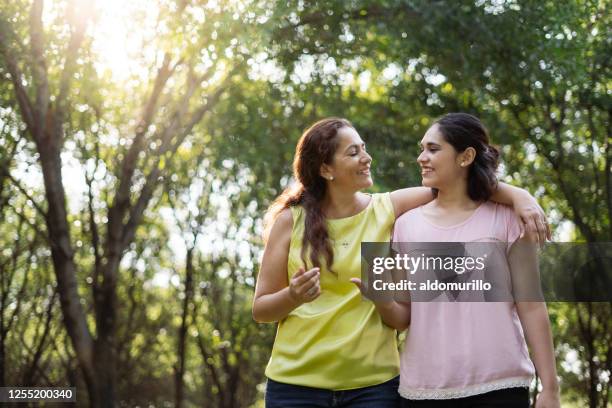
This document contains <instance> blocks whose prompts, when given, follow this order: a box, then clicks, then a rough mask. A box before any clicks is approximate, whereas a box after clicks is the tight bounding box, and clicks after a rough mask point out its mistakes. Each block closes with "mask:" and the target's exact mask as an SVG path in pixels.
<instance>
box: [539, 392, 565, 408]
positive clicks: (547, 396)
mask: <svg viewBox="0 0 612 408" xmlns="http://www.w3.org/2000/svg"><path fill="white" fill-rule="evenodd" d="M535 408H561V401H560V399H559V393H558V392H554V391H548V390H543V391H542V392H540V393H539V394H538V397H537V399H536V404H535Z"/></svg>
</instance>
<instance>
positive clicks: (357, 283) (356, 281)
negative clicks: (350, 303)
mask: <svg viewBox="0 0 612 408" xmlns="http://www.w3.org/2000/svg"><path fill="white" fill-rule="evenodd" d="M350 281H351V282H353V283H354V284H355V286H357V289H359V291H360V292H361V294H362V295H364V296H365V293H366V289H367V288H366V287H365V286H363V283H362V282H361V279H359V278H351V279H350Z"/></svg>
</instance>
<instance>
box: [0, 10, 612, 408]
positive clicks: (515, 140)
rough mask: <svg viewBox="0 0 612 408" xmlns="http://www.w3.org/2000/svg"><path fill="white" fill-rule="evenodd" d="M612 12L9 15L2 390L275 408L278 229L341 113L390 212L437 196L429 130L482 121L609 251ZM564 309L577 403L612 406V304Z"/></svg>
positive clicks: (2, 96)
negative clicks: (300, 156)
mask: <svg viewBox="0 0 612 408" xmlns="http://www.w3.org/2000/svg"><path fill="white" fill-rule="evenodd" d="M610 6H611V3H610V1H607V0H599V1H596V0H594V1H583V0H567V1H547V0H531V1H530V0H524V1H523V0H472V1H467V0H456V1H450V0H449V1H435V0H432V1H425V0H382V1H365V0H345V1H306V0H303V1H302V0H298V1H293V0H291V1H290V0H285V1H273V0H251V1H242V0H217V1H214V0H211V1H197V0H191V1H190V0H183V1H178V0H177V1H173V0H146V1H145V0H134V1H131V2H124V1H121V0H106V1H105V0H99V1H87V0H54V1H43V0H35V1H30V0H28V1H25V0H0V79H1V80H0V386H11V385H12V386H66V385H73V386H76V387H77V395H78V401H79V402H78V405H79V406H96V407H98V406H101V407H112V406H142V407H145V406H147V407H148V406H159V407H164V406H177V407H180V406H184V407H191V406H206V407H221V408H232V407H253V406H263V402H262V391H263V388H264V382H265V378H264V375H263V372H264V368H265V365H266V363H267V360H268V357H269V353H270V348H271V344H272V341H273V337H274V330H275V327H274V325H258V324H256V323H254V322H253V320H252V318H251V310H250V307H251V299H252V295H253V290H254V283H255V278H256V275H257V270H258V261H259V257H260V256H261V251H262V247H263V243H262V239H261V232H262V217H263V214H264V212H265V209H266V208H267V206H268V205H269V204H270V202H271V200H273V199H274V197H275V196H276V195H277V194H278V193H279V192H280V191H281V190H282V188H284V187H285V186H286V185H287V184H288V183H289V182H290V180H291V161H292V157H293V152H294V149H295V143H296V141H297V139H298V138H299V136H300V134H301V132H302V131H303V130H304V129H305V128H306V127H307V126H308V125H309V124H311V123H312V122H314V121H316V120H318V119H320V118H323V117H326V116H332V115H334V116H342V117H346V118H348V119H349V120H351V121H352V122H353V124H354V125H355V126H356V128H357V130H358V131H359V133H360V134H361V136H362V138H364V140H365V141H366V143H367V144H368V150H369V152H370V154H371V155H372V156H373V159H374V162H373V166H372V167H373V177H374V181H375V186H374V187H373V191H388V190H391V189H395V188H400V187H406V186H415V185H419V184H420V177H419V173H418V170H417V166H416V161H415V158H416V156H417V151H418V147H417V143H418V141H419V140H420V138H421V137H422V135H423V133H424V132H425V130H426V129H427V127H428V126H429V124H430V123H431V122H432V120H434V119H435V118H436V117H438V116H440V115H442V114H444V113H447V112H453V111H465V112H471V113H474V114H476V115H478V116H479V117H480V118H481V119H482V120H483V122H484V123H485V124H486V125H487V127H488V128H489V130H490V133H491V137H492V139H493V142H494V143H495V144H497V145H499V146H500V147H501V148H502V155H503V165H502V166H501V168H500V174H499V175H500V179H502V180H503V181H506V182H508V183H511V184H514V185H517V186H520V187H523V188H526V189H528V190H529V191H530V192H531V193H532V194H534V195H535V196H536V197H537V198H538V200H539V202H540V203H541V205H542V206H543V207H544V209H545V210H546V212H547V214H548V215H549V218H550V221H551V223H552V224H553V225H554V228H555V233H554V239H555V240H556V241H575V242H605V241H612V226H611V224H610V219H611V218H612V181H611V173H612V149H611V147H610V142H611V131H610V115H611V113H612V103H611V102H612V101H611V98H612V76H611V75H610V73H611V69H610V68H611V61H612V58H611V56H612V35H611V34H612V33H611V31H612V21H611V20H612V13H611V11H612V10H611V7H610ZM611 289H612V288H611ZM549 311H550V316H551V321H552V325H553V334H554V340H555V349H556V354H557V364H558V372H559V377H560V384H561V395H562V400H563V406H564V407H565V406H567V407H593V408H594V407H607V406H610V405H611V403H610V402H609V399H610V398H609V391H610V373H611V364H612V347H611V346H612V307H611V305H610V304H609V303H580V304H578V303H556V304H549ZM532 388H533V389H532V394H533V395H535V394H536V393H537V389H538V387H537V382H536V383H534V386H533V387H532Z"/></svg>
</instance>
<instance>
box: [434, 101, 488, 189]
mask: <svg viewBox="0 0 612 408" xmlns="http://www.w3.org/2000/svg"><path fill="white" fill-rule="evenodd" d="M434 124H437V125H438V129H439V130H440V132H441V133H442V135H443V136H444V139H445V140H446V141H447V142H448V143H450V144H451V145H452V146H453V147H454V148H455V150H457V151H458V152H463V151H465V149H467V148H468V147H472V148H474V150H476V157H475V158H474V161H473V162H472V164H470V167H469V169H468V195H469V196H470V198H471V199H472V200H474V201H486V200H488V199H489V198H490V197H491V195H492V194H493V191H495V189H496V188H497V182H498V181H497V176H496V174H495V171H496V170H497V166H498V165H499V150H498V149H497V148H496V147H495V146H492V145H491V144H490V143H489V132H488V131H487V128H486V127H485V126H484V125H483V124H482V122H481V121H480V119H478V118H477V117H476V116H474V115H470V114H468V113H448V114H446V115H444V116H442V117H441V118H440V119H438V120H436V121H435V122H434ZM433 190H434V196H437V194H438V190H437V189H433Z"/></svg>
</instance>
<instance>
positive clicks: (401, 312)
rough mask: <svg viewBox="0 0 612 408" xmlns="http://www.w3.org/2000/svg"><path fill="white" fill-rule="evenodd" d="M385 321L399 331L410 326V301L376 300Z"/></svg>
mask: <svg viewBox="0 0 612 408" xmlns="http://www.w3.org/2000/svg"><path fill="white" fill-rule="evenodd" d="M374 306H376V310H377V311H378V313H380V317H381V318H382V321H383V323H385V324H386V325H387V326H389V327H392V328H394V329H395V330H397V331H404V330H406V329H407V328H408V326H410V302H398V301H396V300H393V301H391V302H386V303H379V302H374Z"/></svg>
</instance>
